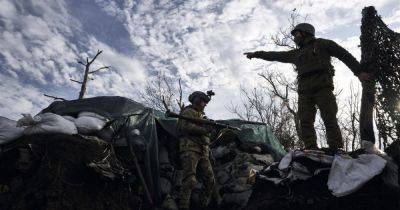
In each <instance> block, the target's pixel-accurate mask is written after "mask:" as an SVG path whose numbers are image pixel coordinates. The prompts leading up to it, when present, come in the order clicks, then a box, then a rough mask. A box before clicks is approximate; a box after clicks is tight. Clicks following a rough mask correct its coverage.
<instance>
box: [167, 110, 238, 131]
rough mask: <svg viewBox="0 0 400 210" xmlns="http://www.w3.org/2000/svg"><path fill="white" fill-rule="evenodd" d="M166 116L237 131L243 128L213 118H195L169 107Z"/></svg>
mask: <svg viewBox="0 0 400 210" xmlns="http://www.w3.org/2000/svg"><path fill="white" fill-rule="evenodd" d="M165 116H167V117H172V118H178V119H182V120H187V121H189V122H192V123H197V124H203V125H210V126H213V127H217V128H228V129H231V130H236V131H240V130H241V129H240V128H238V127H235V126H231V125H228V124H224V123H219V122H215V121H213V120H208V119H200V118H193V117H186V116H183V115H180V114H177V113H174V112H171V111H170V110H168V109H167V111H166V112H165Z"/></svg>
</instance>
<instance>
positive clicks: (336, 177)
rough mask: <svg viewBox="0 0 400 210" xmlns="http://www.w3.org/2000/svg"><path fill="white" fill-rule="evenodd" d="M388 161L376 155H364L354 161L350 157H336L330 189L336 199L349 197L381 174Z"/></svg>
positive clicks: (330, 176) (329, 181) (331, 173)
mask: <svg viewBox="0 0 400 210" xmlns="http://www.w3.org/2000/svg"><path fill="white" fill-rule="evenodd" d="M385 166H386V160H385V159H383V158H382V157H380V156H378V155H375V154H362V155H360V156H359V157H358V158H356V159H353V158H351V157H350V156H348V155H335V158H334V160H333V163H332V167H331V171H330V173H329V178H328V188H329V190H331V191H332V194H333V195H334V196H336V197H341V196H345V195H349V194H351V193H353V192H355V191H357V190H358V189H360V188H361V187H362V186H363V185H364V184H365V183H366V182H368V181H369V180H370V179H372V178H373V177H374V176H376V175H378V174H380V173H381V172H382V171H383V169H384V168H385Z"/></svg>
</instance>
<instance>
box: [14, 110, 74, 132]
mask: <svg viewBox="0 0 400 210" xmlns="http://www.w3.org/2000/svg"><path fill="white" fill-rule="evenodd" d="M17 126H19V127H24V131H23V134H24V135H34V134H45V133H62V134H67V135H74V134H77V133H78V129H77V127H76V126H75V124H74V123H73V122H71V121H69V120H67V119H65V118H63V117H62V116H60V115H57V114H53V113H43V114H38V115H36V116H34V117H32V116H31V115H30V114H23V117H22V118H21V119H19V120H18V122H17Z"/></svg>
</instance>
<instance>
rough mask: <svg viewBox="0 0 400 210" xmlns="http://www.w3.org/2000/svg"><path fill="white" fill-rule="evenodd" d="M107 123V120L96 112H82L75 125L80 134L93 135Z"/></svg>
mask: <svg viewBox="0 0 400 210" xmlns="http://www.w3.org/2000/svg"><path fill="white" fill-rule="evenodd" d="M107 121H108V120H107V118H105V117H103V116H101V115H99V114H96V113H94V112H80V113H79V115H78V117H77V118H76V119H75V121H74V123H75V125H76V127H77V128H78V131H79V133H81V134H93V133H95V132H97V131H99V130H101V129H102V128H103V127H104V126H105V125H106V123H107Z"/></svg>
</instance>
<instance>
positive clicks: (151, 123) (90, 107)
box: [42, 96, 286, 203]
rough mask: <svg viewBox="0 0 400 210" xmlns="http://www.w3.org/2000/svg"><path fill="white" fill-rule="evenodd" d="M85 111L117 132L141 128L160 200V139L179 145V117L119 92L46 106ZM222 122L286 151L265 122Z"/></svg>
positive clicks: (272, 150)
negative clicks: (96, 116)
mask: <svg viewBox="0 0 400 210" xmlns="http://www.w3.org/2000/svg"><path fill="white" fill-rule="evenodd" d="M83 111H89V112H94V113H97V114H100V115H102V116H105V117H107V118H108V119H109V120H110V121H111V122H113V123H112V124H111V126H112V127H113V128H114V130H115V131H116V132H117V134H118V131H121V128H122V130H124V131H127V130H128V131H129V130H133V129H138V130H139V131H140V134H141V136H142V137H143V139H144V142H145V145H146V146H145V152H144V157H143V158H144V159H143V162H144V164H145V166H144V167H145V168H144V169H143V172H144V174H145V178H146V182H147V185H148V187H149V190H150V192H151V194H152V195H153V196H154V200H155V201H156V203H158V202H159V201H160V200H161V195H160V192H161V189H160V169H159V157H158V155H159V152H158V146H159V142H162V141H164V143H163V144H169V147H175V146H177V144H176V142H177V139H176V132H175V131H176V123H177V119H174V118H167V117H165V115H164V113H162V112H161V111H158V110H154V109H151V108H147V107H145V106H143V105H142V104H140V103H137V102H135V101H133V100H130V99H128V98H124V97H118V96H101V97H94V98H87V99H82V100H73V101H56V102H53V103H52V104H51V105H50V106H49V107H47V108H46V109H44V110H43V111H42V113H45V112H52V113H55V114H59V115H71V116H74V117H76V116H77V115H78V114H79V113H80V112H83ZM218 122H221V123H226V124H230V125H233V126H237V127H240V128H242V131H240V132H238V133H237V137H238V138H239V140H240V141H250V142H257V143H263V144H264V145H265V146H266V147H267V149H268V153H269V154H271V155H272V156H273V157H274V158H275V160H279V159H280V158H282V157H283V156H284V155H285V154H286V152H285V150H284V149H283V146H282V145H281V144H280V143H279V141H278V140H277V138H276V137H275V136H274V134H273V133H272V131H271V129H270V128H269V127H267V126H266V125H265V124H262V123H255V122H248V121H241V120H219V121H218ZM118 135H119V137H120V138H121V137H123V135H131V132H120V133H119V134H118ZM121 135H122V136H121ZM175 150H176V149H175ZM176 155H177V154H175V157H174V158H175V159H176V157H177V156H176ZM174 158H172V159H174Z"/></svg>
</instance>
